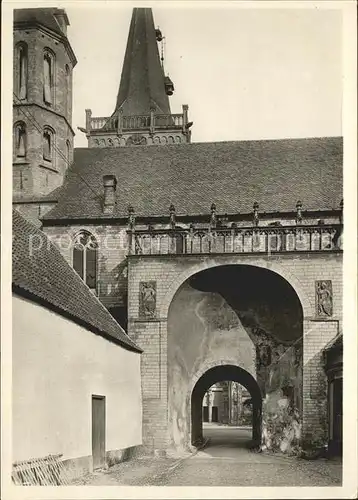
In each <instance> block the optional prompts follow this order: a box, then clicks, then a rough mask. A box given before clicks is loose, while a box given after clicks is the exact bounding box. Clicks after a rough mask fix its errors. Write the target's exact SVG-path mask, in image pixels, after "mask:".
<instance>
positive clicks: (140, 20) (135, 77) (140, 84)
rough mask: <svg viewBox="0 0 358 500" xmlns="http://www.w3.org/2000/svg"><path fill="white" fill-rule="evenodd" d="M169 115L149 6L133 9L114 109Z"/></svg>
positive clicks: (131, 113) (125, 113) (133, 113)
mask: <svg viewBox="0 0 358 500" xmlns="http://www.w3.org/2000/svg"><path fill="white" fill-rule="evenodd" d="M151 107H153V108H154V109H155V112H156V113H159V114H170V106H169V99H168V96H167V94H166V92H165V86H164V73H163V69H162V66H161V64H160V59H159V52H158V46H157V40H156V35H155V27H154V20H153V13H152V9H142V8H141V9H138V8H134V9H133V13H132V20H131V24H130V28H129V35H128V41H127V48H126V53H125V57H124V62H123V69H122V75H121V81H120V86H119V91H118V96H117V104H116V111H117V110H118V109H119V108H122V110H123V115H125V116H132V115H143V114H149V113H150V109H151Z"/></svg>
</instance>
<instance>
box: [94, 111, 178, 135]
mask: <svg viewBox="0 0 358 500" xmlns="http://www.w3.org/2000/svg"><path fill="white" fill-rule="evenodd" d="M89 124H90V131H91V130H100V129H104V130H106V131H120V130H122V131H127V130H143V129H147V130H149V131H152V132H154V131H155V130H173V129H174V130H176V129H183V127H184V126H185V123H184V114H170V115H163V114H160V115H159V114H158V115H156V114H152V115H136V116H120V115H118V116H113V117H102V116H99V117H95V116H91V117H90V120H89Z"/></svg>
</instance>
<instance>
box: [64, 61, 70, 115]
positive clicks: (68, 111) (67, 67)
mask: <svg viewBox="0 0 358 500" xmlns="http://www.w3.org/2000/svg"><path fill="white" fill-rule="evenodd" d="M65 80H66V96H65V98H66V115H67V116H69V115H70V114H71V71H70V68H69V66H68V65H67V64H66V66H65Z"/></svg>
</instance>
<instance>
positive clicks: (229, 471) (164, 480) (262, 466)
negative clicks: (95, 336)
mask: <svg viewBox="0 0 358 500" xmlns="http://www.w3.org/2000/svg"><path fill="white" fill-rule="evenodd" d="M204 436H205V437H208V438H209V443H208V446H207V447H206V448H205V449H203V450H201V451H199V452H198V453H196V455H194V456H191V457H189V458H185V459H182V460H177V459H175V458H167V459H160V458H158V459H154V460H153V458H151V459H149V458H142V459H140V460H139V459H138V460H136V461H130V462H126V463H122V464H119V465H117V466H115V467H113V468H111V469H110V470H109V471H107V472H102V473H96V474H94V475H92V476H88V477H87V478H86V479H85V480H84V482H82V483H80V484H93V485H134V486H340V485H341V464H340V463H339V462H335V461H328V460H315V461H312V462H310V461H306V460H298V459H295V458H289V457H284V456H282V455H275V456H272V455H267V454H265V453H255V452H251V451H249V450H248V449H247V447H246V445H247V443H248V442H249V441H250V438H251V430H250V429H247V428H238V427H226V426H218V425H210V426H206V427H205V428H204Z"/></svg>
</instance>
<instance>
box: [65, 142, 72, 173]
mask: <svg viewBox="0 0 358 500" xmlns="http://www.w3.org/2000/svg"><path fill="white" fill-rule="evenodd" d="M71 163H72V158H71V144H70V141H66V168H67V167H69V166H70V165H71Z"/></svg>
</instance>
